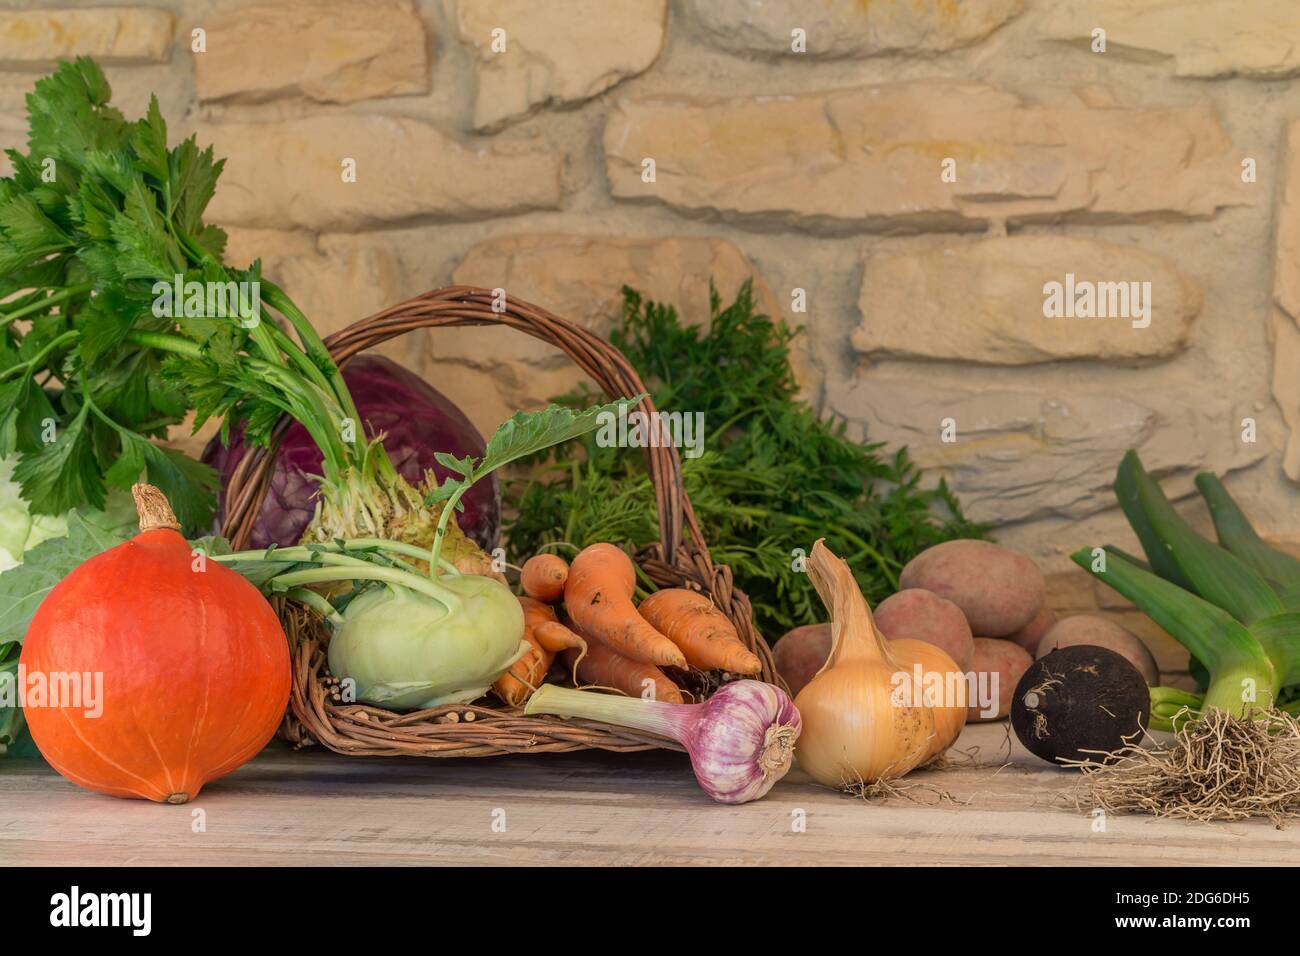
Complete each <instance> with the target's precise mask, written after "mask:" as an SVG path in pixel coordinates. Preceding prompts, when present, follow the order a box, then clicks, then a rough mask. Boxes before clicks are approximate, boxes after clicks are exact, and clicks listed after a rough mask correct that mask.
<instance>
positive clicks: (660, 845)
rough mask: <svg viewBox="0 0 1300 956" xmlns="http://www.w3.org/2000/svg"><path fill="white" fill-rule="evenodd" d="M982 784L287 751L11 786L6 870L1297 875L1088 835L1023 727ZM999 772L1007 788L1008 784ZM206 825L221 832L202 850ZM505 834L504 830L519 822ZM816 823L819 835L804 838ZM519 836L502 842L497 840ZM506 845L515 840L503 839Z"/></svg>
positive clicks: (12, 776) (6, 769) (1241, 828)
mask: <svg viewBox="0 0 1300 956" xmlns="http://www.w3.org/2000/svg"><path fill="white" fill-rule="evenodd" d="M958 747H959V748H962V749H970V748H978V753H977V755H976V756H977V762H979V763H981V764H983V766H979V767H970V766H967V767H964V768H956V769H947V770H942V771H923V772H918V773H915V774H913V775H911V776H910V777H909V778H907V782H908V783H910V784H913V785H915V788H914V789H913V790H911V791H909V794H908V795H909V796H910V797H911V798H912V799H910V800H909V799H903V798H893V799H891V800H889V801H887V802H884V803H872V804H868V803H864V802H863V801H861V800H859V799H857V798H854V797H849V796H844V795H840V794H838V793H834V792H831V791H828V790H824V789H822V788H820V787H817V786H815V785H813V784H812V783H811V782H809V781H808V779H807V778H805V777H803V776H802V775H801V774H799V773H798V772H797V771H796V772H794V773H791V774H790V776H788V777H787V778H786V779H785V780H784V781H782V782H781V783H780V784H778V785H777V787H776V788H774V789H773V791H772V792H771V793H770V794H769V795H768V796H767V797H766V798H764V799H763V800H761V801H758V802H756V803H752V804H747V805H745V806H742V807H724V806H719V805H716V804H713V803H711V802H710V801H709V800H708V799H707V798H705V797H704V795H703V794H702V793H701V792H700V790H699V789H698V787H697V786H696V784H695V781H694V778H693V777H692V775H691V771H690V767H689V764H688V762H687V760H686V758H685V757H683V756H681V755H678V754H671V753H639V754H623V755H615V754H602V753H591V752H585V753H574V754H558V755H554V756H538V757H528V756H522V757H503V758H490V759H480V760H437V761H434V760H419V759H408V760H402V759H398V758H383V759H366V758H344V757H339V756H336V755H333V754H330V753H327V752H322V751H304V752H299V753H293V752H291V751H289V750H288V749H286V748H284V747H282V746H280V745H273V746H272V747H271V748H269V749H268V750H267V751H266V752H264V753H263V754H262V755H261V756H260V757H258V758H257V759H256V760H255V761H253V762H252V763H250V764H248V765H247V766H245V767H243V768H241V769H240V770H238V771H237V772H235V773H234V774H232V775H231V776H229V777H227V778H225V779H224V780H220V781H218V782H216V783H214V784H211V785H210V786H209V787H208V788H207V789H205V790H204V791H203V793H202V794H200V796H199V799H198V800H197V801H196V802H195V803H193V804H191V805H189V806H181V807H172V806H165V805H157V804H151V803H145V802H142V801H129V800H115V799H112V798H110V797H101V796H98V795H96V794H91V793H88V792H86V791H83V790H79V789H78V788H76V787H74V786H73V785H72V784H70V783H67V782H66V781H64V780H63V779H62V778H60V777H59V776H57V775H56V774H55V773H54V772H53V771H52V770H50V769H49V768H48V767H46V766H45V765H44V764H41V763H40V762H38V761H10V762H6V763H5V764H4V765H3V766H2V767H0V863H3V864H6V865H20V864H21V865H38V866H68V865H80V864H87V865H122V864H142V865H184V866H199V865H213V864H223V865H238V866H246V865H258V866H275V865H280V864H309V865H310V864H395V865H405V864H466V865H474V864H515V865H527V866H555V865H566V864H589V865H610V864H614V865H628V864H635V865H665V864H704V865H716V864H787V865H840V864H852V865H863V864H891V865H894V864H896V865H916V864H953V865H963V866H971V865H1008V864H1081V863H1086V864H1103V865H1104V864H1156V865H1163V864H1176V865H1181V866H1186V865H1198V864H1228V865H1233V866H1241V865H1252V864H1269V863H1271V864H1288V863H1294V862H1296V861H1297V860H1300V853H1298V852H1297V851H1300V826H1297V827H1296V829H1295V830H1286V831H1279V830H1275V829H1273V827H1272V826H1270V825H1269V824H1268V823H1266V822H1264V821H1257V822H1250V823H1234V824H1222V825H1217V824H1216V825H1205V824H1189V823H1182V822H1177V821H1164V820H1153V819H1150V818H1147V817H1112V818H1110V819H1109V820H1107V821H1106V830H1105V832H1094V831H1093V821H1092V819H1091V817H1090V816H1088V815H1086V814H1082V813H1080V812H1079V811H1077V810H1074V809H1070V808H1068V807H1066V805H1065V802H1064V801H1063V800H1062V799H1061V794H1062V792H1063V791H1065V790H1067V789H1068V788H1069V787H1070V785H1071V784H1072V782H1073V781H1074V779H1075V777H1074V775H1072V774H1070V773H1067V772H1065V771H1058V770H1056V769H1053V768H1051V767H1048V766H1047V765H1046V764H1043V763H1041V762H1039V761H1037V760H1036V759H1035V758H1033V757H1032V756H1030V755H1028V754H1026V753H1025V752H1024V751H1022V750H1020V749H1019V745H1018V744H1016V745H1015V747H1014V748H1013V749H1012V753H1011V763H1010V765H1008V766H1003V763H1004V760H1005V756H1006V725H1005V724H982V725H972V726H970V727H968V728H967V729H966V732H965V733H964V734H963V735H962V738H961V740H959V742H958ZM999 768H1000V769H999ZM195 811H202V818H203V822H204V824H205V826H206V830H204V831H201V832H195V822H196V815H195ZM503 815H504V816H503ZM801 818H802V819H804V820H805V821H806V830H805V832H796V831H795V827H794V823H795V822H796V821H797V820H799V819H801ZM501 819H504V824H505V826H504V832H497V831H496V830H494V829H493V822H494V820H497V821H500V820H501ZM498 829H499V827H498Z"/></svg>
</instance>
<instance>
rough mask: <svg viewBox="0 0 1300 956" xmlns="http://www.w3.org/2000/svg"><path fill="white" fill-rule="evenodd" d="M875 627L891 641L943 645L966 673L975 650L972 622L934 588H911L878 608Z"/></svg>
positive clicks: (942, 647) (891, 597)
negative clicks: (929, 589) (932, 589)
mask: <svg viewBox="0 0 1300 956" xmlns="http://www.w3.org/2000/svg"><path fill="white" fill-rule="evenodd" d="M876 626H877V627H879V628H880V631H881V633H882V634H884V635H885V637H887V638H889V639H890V640H891V641H901V640H913V641H925V643H927V644H933V645H934V646H935V647H937V648H940V649H941V650H943V651H944V652H946V653H947V655H948V656H949V657H951V658H952V659H953V662H954V663H955V664H956V665H957V666H958V667H959V668H961V670H962V671H963V672H965V671H967V670H970V665H971V657H972V655H973V654H974V653H975V645H974V644H973V643H972V639H973V636H974V635H972V634H971V630H970V625H969V624H967V623H966V616H965V615H964V614H962V612H961V608H959V607H958V606H957V605H955V604H953V603H952V602H951V601H949V600H946V599H945V598H941V597H939V595H937V594H935V593H934V592H933V591H927V590H925V589H924V588H908V589H906V590H904V591H899V592H898V593H897V594H891V595H890V596H889V597H887V598H885V599H884V600H883V601H881V602H880V604H879V605H878V606H877V607H876Z"/></svg>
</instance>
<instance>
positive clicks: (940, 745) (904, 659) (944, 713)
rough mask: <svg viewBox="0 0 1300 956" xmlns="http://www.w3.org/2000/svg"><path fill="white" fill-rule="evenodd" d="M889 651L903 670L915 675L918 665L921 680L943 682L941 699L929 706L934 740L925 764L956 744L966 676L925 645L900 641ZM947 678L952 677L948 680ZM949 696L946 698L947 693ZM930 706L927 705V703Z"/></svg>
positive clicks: (939, 650) (962, 716)
mask: <svg viewBox="0 0 1300 956" xmlns="http://www.w3.org/2000/svg"><path fill="white" fill-rule="evenodd" d="M889 643H890V650H891V651H892V652H893V654H894V657H895V658H896V659H897V661H898V663H899V666H900V667H902V668H903V669H904V670H906V671H909V672H912V673H915V670H914V668H915V665H917V664H920V665H921V673H922V675H923V676H922V679H923V680H925V678H927V677H929V676H930V675H937V677H938V679H939V680H940V681H942V685H941V686H942V688H943V693H944V697H943V698H941V699H940V700H938V701H936V702H935V703H933V704H931V705H930V709H931V711H932V713H933V714H934V737H933V738H932V739H931V742H930V747H929V748H928V750H929V755H928V757H927V758H926V760H925V763H929V762H930V761H931V760H935V759H937V758H939V757H941V756H943V754H944V753H945V752H946V751H947V750H948V748H949V747H951V746H952V745H953V744H954V743H956V742H957V738H958V737H960V736H961V732H962V728H964V727H965V726H966V696H967V689H968V688H967V684H966V675H965V674H963V673H962V671H961V668H959V667H958V666H957V662H956V661H954V660H953V659H952V657H951V655H949V654H948V652H947V651H945V650H944V649H943V648H941V647H936V646H935V645H933V644H930V643H928V642H926V641H916V640H911V639H909V638H903V639H901V640H897V641H890V642H889ZM948 675H952V677H951V679H949V678H948ZM923 689H924V688H923ZM950 690H951V691H952V692H953V693H952V696H948V693H949V691H950ZM926 702H927V703H929V701H928V700H927V701H926Z"/></svg>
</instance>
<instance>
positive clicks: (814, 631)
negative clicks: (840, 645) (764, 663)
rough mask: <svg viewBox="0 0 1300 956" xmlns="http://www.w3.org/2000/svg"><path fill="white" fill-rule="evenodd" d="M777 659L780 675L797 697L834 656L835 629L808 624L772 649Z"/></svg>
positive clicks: (787, 634) (790, 633)
mask: <svg viewBox="0 0 1300 956" xmlns="http://www.w3.org/2000/svg"><path fill="white" fill-rule="evenodd" d="M772 656H773V657H774V658H775V659H776V672H777V673H778V674H780V675H781V677H782V678H783V679H784V680H785V682H786V684H787V685H788V686H789V688H790V696H791V697H794V696H795V695H797V694H798V693H799V691H801V690H803V686H804V684H806V683H808V682H809V681H810V680H812V679H813V678H814V677H816V676H817V672H818V671H819V670H821V669H822V665H823V664H825V663H826V658H828V657H830V656H831V626H830V625H829V624H805V625H803V627H796V628H795V629H794V630H792V631H787V632H786V633H785V634H783V635H782V636H781V639H780V640H778V641H777V642H776V644H775V645H774V646H773V647H772Z"/></svg>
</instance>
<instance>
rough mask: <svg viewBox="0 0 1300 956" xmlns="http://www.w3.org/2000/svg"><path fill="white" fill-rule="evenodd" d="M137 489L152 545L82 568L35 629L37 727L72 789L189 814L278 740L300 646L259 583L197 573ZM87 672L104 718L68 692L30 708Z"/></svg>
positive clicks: (148, 491)
mask: <svg viewBox="0 0 1300 956" xmlns="http://www.w3.org/2000/svg"><path fill="white" fill-rule="evenodd" d="M133 491H134V493H135V496H136V505H137V508H138V509H139V511H140V533H139V534H138V535H136V536H135V537H134V538H132V539H131V540H129V541H127V542H124V543H123V544H120V545H118V546H117V547H115V548H112V549H111V550H108V551H105V552H104V553H103V554H100V555H97V556H96V557H93V558H91V559H90V560H88V561H86V562H84V563H83V564H81V565H80V566H78V567H77V568H76V569H75V570H74V571H73V572H72V573H71V574H69V575H68V576H67V577H66V578H64V579H63V580H62V581H60V582H59V583H58V584H57V585H55V587H54V588H53V589H52V590H51V591H50V593H49V594H48V595H47V596H46V598H45V600H44V601H43V602H42V603H41V606H40V607H39V608H38V609H37V611H36V614H35V616H34V617H33V618H32V623H31V626H30V627H29V629H28V631H27V636H26V638H25V639H24V641H23V651H22V657H21V661H20V663H21V664H22V665H23V668H24V671H25V673H26V682H27V687H28V697H29V701H28V702H29V706H28V707H27V709H26V710H25V716H26V718H27V723H28V725H29V726H30V727H31V733H32V739H33V740H34V741H35V742H36V746H37V747H39V748H40V751H41V753H42V754H43V755H44V756H45V759H46V760H48V761H49V762H50V764H51V765H52V766H53V767H54V769H55V770H57V771H58V772H59V773H61V774H62V775H63V776H64V777H66V778H67V779H69V780H71V781H72V782H73V783H76V784H79V785H80V786H83V787H86V788H87V789H90V790H97V791H99V792H100V793H106V794H110V795H111V796H115V797H136V798H144V799H147V800H157V801H166V802H168V803H185V802H187V801H189V800H192V799H193V798H194V797H195V796H197V795H198V792H199V790H200V789H201V788H202V787H203V785H204V784H205V783H207V782H208V781H209V780H215V779H216V778H218V777H220V776H222V775H224V774H227V773H229V772H230V771H232V770H234V769H235V768H236V767H238V766H239V765H240V764H242V763H244V762H245V761H246V760H248V759H249V758H251V757H252V756H253V755H254V754H256V753H257V752H258V751H259V750H261V749H262V747H263V746H264V745H265V744H266V743H267V741H268V740H270V739H271V736H272V735H273V734H274V733H275V730H276V727H277V726H278V725H279V723H280V719H281V718H282V716H283V715H284V710H285V706H286V704H287V703H288V699H289V648H288V642H287V641H286V639H285V636H284V631H283V629H282V628H281V627H280V622H279V620H278V619H277V617H276V615H275V612H274V610H272V608H271V605H270V604H268V603H267V601H266V599H265V598H264V597H262V595H261V594H259V593H258V591H257V589H256V588H255V587H253V585H251V584H249V583H248V582H247V581H246V580H244V579H243V578H242V577H240V576H239V575H238V574H236V573H235V572H234V571H231V570H229V569H228V568H225V567H222V566H221V565H219V564H217V563H216V562H214V561H206V562H203V563H202V564H201V565H200V564H198V563H196V561H195V557H194V555H193V553H192V551H191V549H190V545H189V543H188V542H187V541H186V540H185V538H183V537H182V536H181V534H180V530H179V525H178V524H177V523H176V519H175V517H174V516H173V515H172V513H171V508H170V507H169V506H168V504H167V500H166V499H165V498H164V497H163V496H162V493H161V492H160V491H158V489H156V488H153V487H151V486H148V485H137V486H136V487H135V489H133ZM82 674H89V675H92V677H93V675H95V674H102V675H103V678H102V693H101V698H102V699H101V701H100V702H99V704H98V705H97V706H96V707H87V701H86V700H85V699H82V700H75V699H72V695H71V694H69V693H66V692H65V693H63V694H61V695H59V699H58V700H54V699H52V698H53V696H54V695H52V694H51V695H49V697H48V698H47V700H46V702H45V705H44V706H31V705H30V704H31V697H32V694H31V688H32V687H33V686H35V685H34V680H43V681H44V682H45V683H46V685H47V687H49V688H53V687H54V686H55V683H56V682H57V681H58V680H60V679H63V680H64V681H66V680H67V678H68V676H69V675H82ZM33 675H37V676H36V677H35V678H34V676H33ZM65 686H66V684H65ZM85 686H86V687H88V688H89V687H93V685H92V684H86V685H85ZM95 710H99V711H100V713H98V714H97V715H96V714H95Z"/></svg>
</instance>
